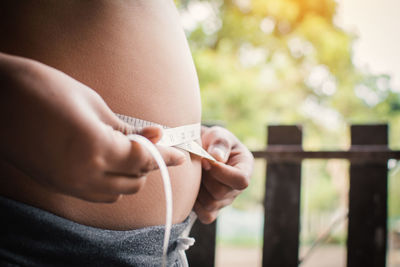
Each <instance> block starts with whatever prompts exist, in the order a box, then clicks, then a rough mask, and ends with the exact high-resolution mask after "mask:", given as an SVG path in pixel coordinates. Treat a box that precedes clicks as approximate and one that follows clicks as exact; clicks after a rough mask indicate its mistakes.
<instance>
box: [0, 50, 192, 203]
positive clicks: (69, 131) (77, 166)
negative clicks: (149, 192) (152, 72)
mask: <svg viewBox="0 0 400 267" xmlns="http://www.w3.org/2000/svg"><path fill="white" fill-rule="evenodd" d="M0 88H1V89H0V123H1V125H2V129H1V131H0V155H1V160H5V161H7V162H8V163H10V164H12V165H13V166H14V167H16V168H17V169H19V170H20V171H22V172H24V173H25V174H26V175H28V176H29V177H31V178H32V179H33V180H35V181H36V182H38V183H40V184H42V185H44V186H46V187H47V188H49V189H50V190H53V191H55V192H58V193H62V194H66V195H70V196H74V197H77V198H80V199H83V200H87V201H93V202H115V201H117V200H118V199H119V197H120V196H121V195H123V194H133V193H136V192H138V191H139V190H140V189H141V188H142V187H143V186H144V184H145V181H146V174H147V173H148V172H150V171H152V170H154V169H156V168H157V165H156V163H155V161H154V159H153V158H152V156H151V155H150V153H149V152H148V151H147V150H146V148H144V147H142V146H141V145H140V144H138V143H135V142H131V141H129V139H128V138H127V137H126V134H129V133H134V132H135V129H132V127H131V126H129V125H128V124H126V123H124V122H123V121H121V120H120V119H118V117H116V116H115V115H114V113H113V112H112V111H111V110H110V109H109V107H108V106H107V105H106V103H105V102H104V101H103V99H102V98H101V97H100V96H99V95H98V94H97V93H96V92H95V91H94V90H92V89H90V88H88V87H87V86H85V85H83V84H82V83H80V82H78V81H76V80H74V79H73V78H71V77H70V76H68V75H66V74H64V73H62V72H60V71H58V70H56V69H54V68H51V67H49V66H46V65H44V64H41V63H39V62H36V61H33V60H29V59H26V58H21V57H15V56H10V55H6V54H2V53H0ZM110 90H112V88H110ZM139 134H141V135H143V136H145V137H146V138H148V139H150V140H151V141H152V142H153V143H156V142H157V141H158V140H159V139H160V138H161V134H162V133H161V130H160V129H159V128H157V127H148V128H145V129H143V130H142V131H141V132H140V133H139ZM157 148H158V149H159V151H160V153H161V155H162V156H163V158H164V160H165V162H166V164H167V166H175V165H180V164H182V163H183V162H184V160H185V156H184V154H183V153H182V152H180V151H179V150H177V149H175V148H169V147H159V146H157ZM2 179H5V178H4V177H3V178H2Z"/></svg>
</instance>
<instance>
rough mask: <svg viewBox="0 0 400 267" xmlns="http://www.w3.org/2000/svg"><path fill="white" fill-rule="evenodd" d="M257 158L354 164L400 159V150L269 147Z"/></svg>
mask: <svg viewBox="0 0 400 267" xmlns="http://www.w3.org/2000/svg"><path fill="white" fill-rule="evenodd" d="M252 153H253V156H254V157H255V158H264V159H266V160H269V161H294V162H296V161H301V160H303V159H348V160H351V161H353V162H366V161H367V162H371V161H374V162H385V161H387V160H388V159H400V150H390V149H389V148H388V147H387V146H383V145H366V146H352V147H351V149H350V150H347V151H346V150H336V151H335V150H326V151H303V150H302V149H301V148H299V147H298V146H292V145H291V146H284V145H277V146H273V147H271V146H269V147H268V149H267V150H261V151H253V152H252Z"/></svg>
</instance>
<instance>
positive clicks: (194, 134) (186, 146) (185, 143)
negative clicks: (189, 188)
mask: <svg viewBox="0 0 400 267" xmlns="http://www.w3.org/2000/svg"><path fill="white" fill-rule="evenodd" d="M116 115H117V116H118V118H120V119H121V120H122V121H124V122H126V123H128V124H129V125H132V126H133V127H134V128H135V129H137V130H138V131H140V130H141V129H143V128H145V127H147V126H158V127H161V128H162V129H163V136H162V138H161V140H160V141H158V143H157V145H162V146H172V147H176V148H180V149H183V150H186V151H188V152H190V153H192V154H195V155H198V156H200V157H203V158H206V159H209V160H212V161H215V159H214V158H213V157H212V156H211V155H210V154H208V153H207V151H205V150H204V149H203V148H202V147H201V146H200V145H199V144H198V143H197V142H196V141H195V140H197V139H200V133H201V125H200V123H195V124H188V125H183V126H179V127H174V128H169V127H167V126H164V125H161V124H158V123H155V122H150V121H145V120H142V119H137V118H133V117H129V116H126V115H122V114H116Z"/></svg>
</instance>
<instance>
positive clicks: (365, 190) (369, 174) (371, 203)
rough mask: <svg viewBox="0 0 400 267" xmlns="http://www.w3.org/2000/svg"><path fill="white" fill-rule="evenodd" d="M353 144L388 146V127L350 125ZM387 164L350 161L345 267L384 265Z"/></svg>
mask: <svg viewBox="0 0 400 267" xmlns="http://www.w3.org/2000/svg"><path fill="white" fill-rule="evenodd" d="M351 138H352V145H363V144H366V145H387V139H388V138H387V126H386V125H371V126H352V127H351ZM386 235H387V162H364V163H359V162H358V163H357V162H351V166H350V192H349V224H348V239H347V266H348V267H358V266H363V267H364V266H365V267H369V266H371V267H383V266H385V264H386V242H387V241H386Z"/></svg>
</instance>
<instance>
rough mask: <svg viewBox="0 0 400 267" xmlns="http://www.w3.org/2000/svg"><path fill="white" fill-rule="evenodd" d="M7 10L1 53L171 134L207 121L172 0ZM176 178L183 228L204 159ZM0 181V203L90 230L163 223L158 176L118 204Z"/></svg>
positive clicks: (192, 160) (69, 0)
mask: <svg viewBox="0 0 400 267" xmlns="http://www.w3.org/2000/svg"><path fill="white" fill-rule="evenodd" d="M1 9H3V12H4V14H2V15H3V16H2V18H0V20H1V22H0V25H3V26H0V34H1V35H2V36H3V38H1V41H0V51H2V52H5V53H10V54H14V55H20V56H23V57H28V58H32V59H36V60H38V61H40V62H43V63H45V64H47V65H50V66H52V67H55V68H57V69H59V70H61V71H63V72H65V73H67V74H68V75H70V76H72V77H73V78H75V79H77V80H79V81H80V82H82V83H84V84H86V85H88V86H89V87H91V88H92V89H94V90H95V91H97V92H98V93H99V94H100V95H101V96H102V97H103V99H104V100H105V102H106V103H107V104H108V105H109V107H110V108H111V109H112V110H113V111H114V112H116V113H120V114H125V115H128V116H132V117H136V118H141V119H145V120H149V121H153V122H157V123H160V124H163V125H167V126H170V127H175V126H180V125H185V124H191V123H198V122H200V118H201V105H200V95H199V87H198V80H197V75H196V71H195V68H194V65H193V61H192V58H191V54H190V51H189V48H188V45H187V41H186V38H185V35H184V32H183V30H182V28H181V26H180V21H179V15H178V13H177V11H176V8H175V6H174V3H173V1H172V0H97V1H81V0H74V1H73V0H63V1H61V0H41V1H37V0H23V1H14V0H9V1H4V2H3V3H1V4H0V10H1ZM16 108H18V107H16ZM21 108H22V107H21ZM169 171H170V175H171V183H172V189H173V200H174V202H173V204H174V210H173V212H174V213H173V214H174V215H173V222H174V223H177V222H181V221H183V220H184V219H185V218H186V217H187V216H188V214H189V212H190V210H191V209H192V207H193V204H194V202H195V199H196V196H197V193H198V189H199V186H200V179H201V166H200V161H199V158H198V157H195V156H190V155H189V154H188V153H187V160H186V162H185V163H184V164H183V165H181V166H178V167H173V168H169ZM0 175H1V176H2V177H4V178H5V177H7V182H6V185H5V186H3V185H2V186H1V188H0V194H2V195H5V196H7V197H10V198H13V199H16V200H19V201H22V202H25V203H28V204H31V205H34V206H37V207H40V208H43V209H45V210H49V211H51V212H53V213H55V214H57V215H60V216H62V217H65V218H67V219H70V220H73V221H76V222H79V223H82V224H86V225H91V226H95V227H100V228H107V229H119V230H121V229H134V228H139V227H144V226H149V225H159V224H163V223H164V218H165V215H164V214H165V202H164V191H163V187H162V181H161V177H160V175H159V172H158V171H155V172H152V173H151V174H149V175H148V176H147V182H146V185H145V187H144V188H143V189H142V190H141V191H140V192H138V193H136V194H134V195H125V196H123V197H122V199H120V200H119V201H118V202H116V203H113V204H99V203H90V202H86V201H83V200H80V199H77V198H73V197H69V196H66V195H61V194H56V193H53V192H51V191H49V190H47V189H45V188H44V187H42V186H40V185H39V184H37V183H35V182H34V181H33V180H31V179H30V178H29V177H25V176H24V175H23V174H22V173H20V172H19V171H18V170H15V169H13V168H12V167H10V166H8V165H6V164H5V163H2V166H1V167H0Z"/></svg>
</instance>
